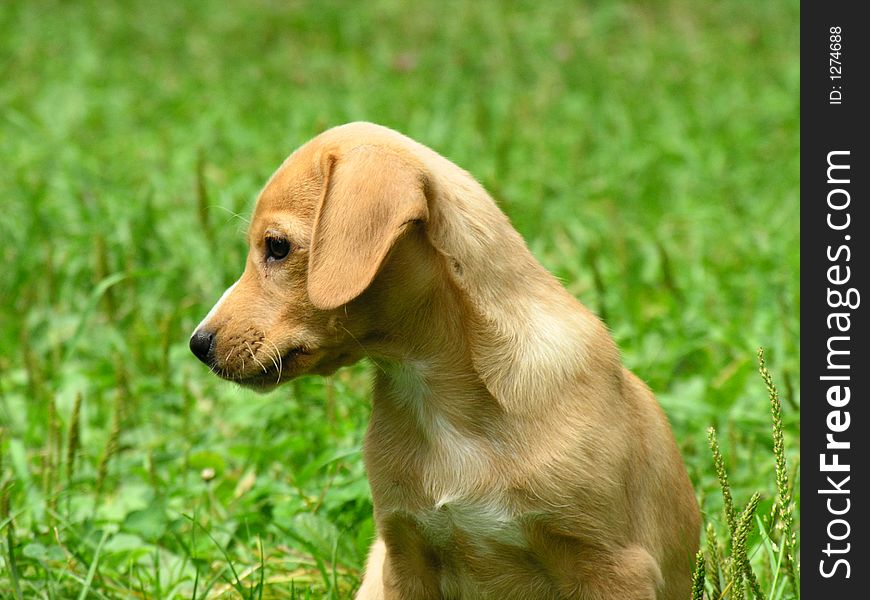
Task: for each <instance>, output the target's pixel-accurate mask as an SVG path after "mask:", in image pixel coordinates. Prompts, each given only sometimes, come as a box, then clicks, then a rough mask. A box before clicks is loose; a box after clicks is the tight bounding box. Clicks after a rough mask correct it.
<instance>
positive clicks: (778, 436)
mask: <svg viewBox="0 0 870 600" xmlns="http://www.w3.org/2000/svg"><path fill="white" fill-rule="evenodd" d="M758 371H759V373H761V378H762V380H763V381H764V385H765V387H766V388H767V394H768V397H769V399H770V415H771V420H772V422H773V455H774V457H775V460H776V489H777V497H776V504H775V506H774V512H775V516H776V526H775V528H774V531H775V533H776V537H775V538H774V539H776V540H777V541H778V542H779V543H780V544H783V545H784V546H785V556H784V563H785V572H786V577H788V581H789V585H790V586H791V589H792V593H794V595H795V597H798V596H800V586H799V585H798V574H797V565H796V554H797V553H796V549H795V547H796V545H797V540H796V536H795V533H794V506H793V504H792V487H791V484H790V483H789V475H788V464H787V463H786V458H785V438H784V435H783V424H782V402H781V401H780V398H779V392H778V391H777V389H776V385H775V384H774V383H773V377H772V376H771V375H770V371H769V370H768V369H767V364H766V362H765V359H764V348H759V349H758Z"/></svg>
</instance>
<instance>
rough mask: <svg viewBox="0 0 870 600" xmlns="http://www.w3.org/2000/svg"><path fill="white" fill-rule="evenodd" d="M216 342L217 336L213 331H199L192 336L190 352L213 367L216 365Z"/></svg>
mask: <svg viewBox="0 0 870 600" xmlns="http://www.w3.org/2000/svg"><path fill="white" fill-rule="evenodd" d="M214 342H215V334H214V332H213V331H207V330H204V329H197V330H196V331H194V332H193V335H192V336H190V351H191V352H193V354H194V356H196V357H197V358H198V359H199V360H201V361H202V362H204V363H205V364H207V365H208V366H212V365H213V364H214Z"/></svg>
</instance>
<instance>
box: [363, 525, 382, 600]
mask: <svg viewBox="0 0 870 600" xmlns="http://www.w3.org/2000/svg"><path fill="white" fill-rule="evenodd" d="M386 554H387V547H386V545H384V540H382V539H380V538H378V539H376V540H375V543H374V544H372V547H371V549H370V550H369V557H368V560H366V570H365V575H363V582H362V585H361V586H360V587H359V591H358V592H357V593H356V600H384V558H385V557H386Z"/></svg>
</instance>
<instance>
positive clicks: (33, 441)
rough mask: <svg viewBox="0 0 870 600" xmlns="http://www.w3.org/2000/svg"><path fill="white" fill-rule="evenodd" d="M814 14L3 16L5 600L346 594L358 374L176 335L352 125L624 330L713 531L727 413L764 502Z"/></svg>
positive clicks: (733, 473) (791, 333)
mask: <svg viewBox="0 0 870 600" xmlns="http://www.w3.org/2000/svg"><path fill="white" fill-rule="evenodd" d="M799 19H800V9H799V3H798V2H796V1H771V2H754V1H749V0H746V1H744V0H727V1H725V2H718V3H702V4H699V3H693V2H689V1H688V0H657V1H653V2H635V3H625V2H619V3H616V2H608V1H597V2H588V3H578V2H570V1H554V2H547V3H539V2H531V1H528V2H502V3H497V2H460V1H455V0H447V1H443V2H429V1H426V2H416V3H413V5H412V4H410V3H405V2H401V1H398V0H372V1H369V2H365V3H351V2H335V1H322V2H279V1H271V0H253V1H250V2H244V3H242V2H233V3H227V2H217V1H191V2H178V1H167V0H150V1H138V0H131V1H126V2H98V1H96V0H81V1H78V2H74V3H71V2H60V1H58V2H52V1H48V0H35V1H31V2H24V1H15V0H13V1H11V2H4V3H2V5H0V198H2V208H3V214H2V216H0V240H2V243H0V256H2V268H0V459H2V461H0V462H2V464H0V478H2V481H0V483H2V486H3V490H4V491H3V492H2V494H0V495H2V498H3V502H2V503H0V504H2V506H0V509H2V511H0V534H2V535H0V539H2V544H0V546H2V550H0V596H3V597H25V598H31V597H32V598H76V597H78V598H190V597H196V598H200V597H227V598H237V597H244V598H256V597H261V596H262V597H274V598H289V597H299V598H304V597H311V598H320V597H329V598H345V597H349V595H350V593H351V591H352V589H353V588H354V587H355V586H356V585H357V583H358V576H359V571H360V568H361V566H362V564H363V560H364V557H365V552H366V548H367V545H368V543H369V542H370V540H371V537H372V523H371V517H370V512H371V504H370V497H369V491H368V486H367V483H366V480H365V475H364V472H363V468H362V464H361V457H360V451H359V449H360V443H361V440H362V435H363V431H364V428H365V424H366V420H367V414H368V399H367V396H368V373H367V369H366V366H365V365H359V366H357V367H354V368H351V369H346V370H343V371H341V372H339V373H338V374H336V375H335V376H333V377H331V378H329V379H326V380H324V379H319V378H305V379H301V380H298V381H296V382H294V383H292V384H290V385H289V386H286V387H283V388H281V389H280V390H278V391H276V392H274V393H272V394H269V395H265V396H260V395H256V394H253V393H252V392H248V391H243V390H240V389H236V388H235V387H233V386H232V385H230V384H227V383H225V382H221V381H219V380H218V379H217V378H216V377H214V376H212V375H210V374H209V373H208V372H207V370H206V369H205V368H203V367H202V365H200V364H198V363H197V361H196V359H195V358H194V357H193V356H192V355H191V354H190V353H189V351H188V350H187V340H188V336H189V334H190V332H191V330H192V328H193V327H194V325H195V324H196V323H197V322H198V321H199V320H200V319H201V318H202V316H203V315H204V314H205V313H206V312H207V310H208V309H209V308H210V307H211V305H212V303H213V302H214V301H215V300H216V299H217V297H218V296H219V294H220V293H221V292H222V291H223V289H224V288H225V287H226V286H227V285H229V284H230V283H231V282H232V281H234V280H235V279H236V277H237V276H238V274H239V273H240V272H241V270H242V268H243V264H244V255H245V252H246V249H245V245H244V231H245V227H246V219H247V215H248V213H249V211H250V209H251V208H252V206H253V202H254V200H255V198H256V195H257V192H258V190H259V189H260V187H261V186H262V185H263V183H264V182H265V181H266V179H267V178H268V176H269V175H270V174H271V172H272V171H273V170H274V169H275V168H276V167H277V166H278V165H279V164H280V163H281V161H282V160H283V159H284V157H285V156H286V155H287V154H289V153H290V152H291V151H292V150H293V149H294V148H296V147H297V146H298V145H300V144H301V143H303V142H304V141H306V140H307V139H309V138H310V137H312V136H314V135H315V134H317V133H318V132H320V131H322V130H323V129H325V128H327V127H330V126H333V125H337V124H340V123H344V122H347V121H352V120H370V121H375V122H378V123H381V124H383V125H387V126H390V127H393V128H396V129H398V130H400V131H402V132H403V133H406V134H408V135H410V136H411V137H413V138H415V139H417V140H419V141H421V142H423V143H425V144H427V145H429V146H431V147H432V148H434V149H436V150H437V151H439V152H440V153H442V154H444V155H445V156H447V157H448V158H450V159H451V160H453V161H454V162H456V163H457V164H459V165H461V166H462V167H464V168H466V169H467V170H469V171H470V172H471V173H472V174H474V175H475V176H476V177H477V178H478V179H479V180H480V181H481V182H482V183H483V184H484V185H485V186H486V187H487V189H489V190H490V192H491V193H492V194H493V196H494V197H495V198H496V199H497V201H498V202H499V203H500V205H501V206H502V208H503V209H504V210H505V212H506V213H507V214H508V215H509V216H510V218H511V220H512V221H513V223H514V225H515V226H516V227H517V229H518V230H519V231H520V232H521V233H522V234H523V235H524V236H525V238H526V239H527V240H528V243H529V246H530V247H531V248H532V250H533V252H534V253H535V254H536V256H537V257H538V258H539V259H540V260H541V261H542V262H543V263H544V265H546V266H547V267H548V268H549V269H550V270H552V271H553V272H554V273H555V274H557V275H558V276H559V277H560V278H561V279H562V280H563V281H564V282H565V285H566V286H567V287H568V288H569V289H570V290H571V291H572V292H573V293H574V294H575V295H576V296H577V297H578V298H580V299H581V301H583V302H584V303H585V304H587V305H588V306H590V307H591V308H593V309H594V310H595V311H596V312H598V314H600V315H601V316H602V317H603V318H604V319H605V320H606V322H607V323H608V325H609V326H610V327H611V329H612V331H613V333H614V335H615V337H616V339H617V341H618V343H619V344H620V346H621V348H622V350H623V354H624V359H625V362H626V364H627V365H628V366H629V367H630V368H632V369H633V370H634V371H635V372H636V373H637V374H638V375H639V376H641V377H642V378H643V379H645V380H646V381H647V382H648V383H649V384H650V385H651V387H652V388H653V389H654V390H655V391H656V392H657V393H658V395H659V399H660V401H661V403H662V404H663V406H664V408H665V410H666V411H667V413H668V415H669V417H670V419H671V422H672V424H673V427H674V430H675V434H676V437H677V439H678V441H679V443H680V444H681V447H682V449H683V452H684V456H685V457H686V461H687V464H688V467H689V470H690V474H691V476H692V479H693V481H694V482H695V484H696V489H697V490H698V494H699V499H700V501H701V503H702V507H703V509H704V511H705V518H706V519H707V520H709V521H710V522H711V523H712V524H713V527H714V528H715V529H718V530H719V532H720V533H721V534H722V537H723V538H727V533H726V532H727V528H726V526H725V525H724V521H723V520H722V517H721V510H722V500H721V497H720V495H719V491H718V487H717V484H716V474H715V472H714V470H713V467H712V462H711V459H710V453H709V451H708V448H707V440H706V437H705V433H704V432H705V430H706V428H707V427H708V426H710V425H714V426H716V428H717V430H718V431H719V434H720V438H721V444H722V446H723V453H724V454H725V457H726V463H727V464H726V466H727V468H728V471H729V474H730V478H731V484H732V486H733V493H734V497H735V502H738V503H739V504H741V505H742V503H745V502H746V501H747V500H748V499H749V496H750V495H751V493H752V492H753V491H755V490H760V491H762V500H761V504H760V507H759V510H758V514H759V515H760V516H762V517H766V515H769V513H770V511H771V506H772V502H773V498H774V495H775V488H774V484H773V480H774V474H773V458H772V454H771V450H770V448H771V443H772V441H771V433H770V424H769V422H770V419H769V409H768V404H767V395H766V392H765V389H764V385H763V383H762V382H761V380H760V379H759V378H758V376H757V374H756V373H755V371H756V363H755V350H756V348H757V347H758V346H764V347H765V348H766V349H767V353H768V363H769V366H770V368H771V369H772V371H773V375H774V377H775V379H776V380H777V382H778V383H779V385H780V388H781V392H782V397H783V400H784V411H785V415H784V419H785V434H786V443H787V448H788V450H787V453H788V458H789V461H790V464H791V465H797V463H798V458H799V457H798V445H799V432H800V429H799V419H798V406H799V402H800V393H799V390H798V389H797V382H798V377H799V358H800V326H799V312H800V291H799V267H800V254H799V242H800V231H799V194H798V187H799V175H798V164H799V154H800V133H799V132H800V127H799V126H800V115H799V109H800V103H799V83H800V72H799V60H798V52H799V43H800V40H799V33H798V25H799ZM792 481H794V478H793V479H792ZM751 545H752V547H753V548H755V553H754V554H753V559H752V560H753V561H754V564H755V565H757V568H758V570H759V577H760V579H761V580H762V583H764V585H765V586H766V587H765V590H767V589H768V588H769V589H770V596H769V597H771V598H773V597H788V591H787V590H784V589H783V588H782V581H778V580H777V575H776V568H775V566H774V567H772V568H771V567H770V564H774V565H775V563H776V560H775V557H774V558H771V560H768V557H766V556H765V553H766V552H767V553H770V549H771V546H770V544H765V540H764V539H763V538H762V536H760V535H759V534H758V533H757V532H756V533H754V534H753V537H751ZM774 549H775V547H774ZM778 586H779V587H778Z"/></svg>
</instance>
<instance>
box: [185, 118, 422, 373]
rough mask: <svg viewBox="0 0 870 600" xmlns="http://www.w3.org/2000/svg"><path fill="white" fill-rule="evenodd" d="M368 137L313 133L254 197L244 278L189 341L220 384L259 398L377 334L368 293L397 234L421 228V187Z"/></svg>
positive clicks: (405, 165)
mask: <svg viewBox="0 0 870 600" xmlns="http://www.w3.org/2000/svg"><path fill="white" fill-rule="evenodd" d="M366 133H371V132H370V131H369V130H368V129H366V128H362V130H361V131H360V128H353V127H350V128H348V126H345V128H338V130H330V131H329V132H326V133H324V134H321V135H320V136H318V137H317V138H314V139H313V140H312V141H310V142H308V143H307V144H306V145H304V146H303V147H301V148H300V149H299V150H297V151H296V152H295V153H293V154H292V155H291V156H290V157H289V158H288V159H287V161H285V163H284V164H283V165H282V166H281V167H280V168H279V169H278V171H277V172H276V173H275V174H274V175H273V176H272V178H271V179H270V180H269V182H268V183H267V184H266V187H265V188H264V189H263V191H262V192H261V194H260V196H259V198H258V200H257V205H256V208H255V209H254V214H253V217H252V219H251V225H250V228H249V230H248V244H249V252H248V257H247V262H246V265H245V271H244V273H242V275H241V277H240V278H239V280H238V281H237V282H236V283H234V284H233V285H232V286H231V287H230V288H229V289H228V290H227V291H226V292H225V293H224V295H223V296H222V297H221V299H220V300H219V301H218V303H217V304H216V305H215V306H214V308H212V310H211V312H209V313H208V315H207V316H206V317H205V319H203V321H202V322H201V323H200V324H199V326H198V327H197V328H196V330H195V331H194V333H193V335H192V337H191V339H190V348H191V351H192V352H193V353H194V354H195V355H196V356H197V357H198V358H199V359H200V360H202V361H203V362H204V363H206V364H207V365H208V366H209V367H210V368H211V369H212V371H214V372H215V373H217V374H218V375H220V376H221V377H224V378H226V379H229V380H232V381H235V382H237V383H239V384H241V385H245V386H247V387H251V388H254V389H258V390H268V389H271V388H273V387H274V386H276V385H277V384H279V383H282V382H284V381H288V380H289V379H292V378H294V377H296V376H298V375H302V374H306V373H318V374H329V373H331V372H333V371H335V370H336V369H337V368H339V367H341V366H344V365H347V364H351V363H353V362H355V361H357V360H358V359H359V358H361V357H362V355H364V354H365V351H364V349H363V348H364V346H363V343H364V342H365V341H366V340H368V339H370V338H371V336H375V335H383V334H382V332H379V331H376V329H377V322H378V318H377V315H378V307H377V306H376V304H377V303H378V302H380V301H382V300H383V298H381V295H380V294H378V293H377V291H376V290H373V288H377V287H378V286H376V285H374V282H375V281H376V280H377V278H378V274H379V272H380V271H381V270H382V268H383V266H384V263H385V262H386V261H387V257H388V255H389V254H390V252H391V250H392V249H393V248H394V247H395V246H396V245H397V243H398V241H399V240H400V239H401V238H402V237H403V234H405V232H406V231H408V230H409V229H410V228H413V227H414V225H415V224H417V223H420V222H425V221H426V219H427V218H428V208H427V202H426V195H425V189H426V184H425V178H424V176H423V175H422V170H421V169H419V168H418V167H415V166H414V164H413V161H410V162H409V160H408V159H409V158H410V157H409V156H406V155H404V154H403V153H402V152H401V151H397V150H396V149H395V148H391V147H390V146H389V144H388V143H386V142H384V141H379V140H377V139H375V140H374V141H372V140H371V139H369V138H370V137H371V136H366V135H364V134H366ZM375 297H376V298H377V299H376V300H373V298H375ZM367 298H368V300H367ZM348 314H352V315H353V318H352V319H350V318H348V316H347V315H348Z"/></svg>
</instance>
